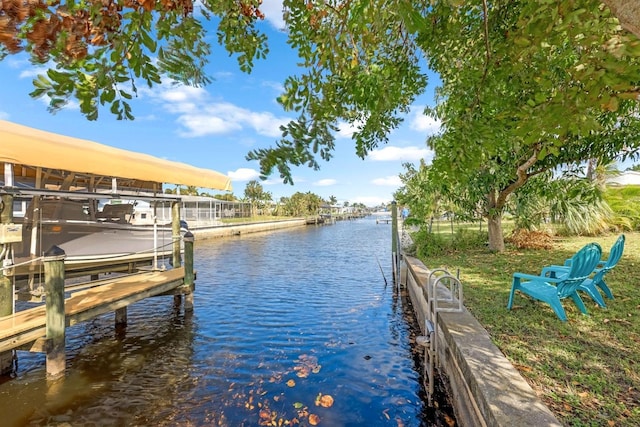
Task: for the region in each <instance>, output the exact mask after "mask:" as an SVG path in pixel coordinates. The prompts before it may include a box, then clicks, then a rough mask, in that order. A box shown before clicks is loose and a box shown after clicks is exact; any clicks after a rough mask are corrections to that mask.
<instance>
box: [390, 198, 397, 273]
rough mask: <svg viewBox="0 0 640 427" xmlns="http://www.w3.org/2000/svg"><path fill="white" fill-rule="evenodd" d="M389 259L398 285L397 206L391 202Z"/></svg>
mask: <svg viewBox="0 0 640 427" xmlns="http://www.w3.org/2000/svg"><path fill="white" fill-rule="evenodd" d="M391 257H392V262H393V279H394V282H395V283H398V280H397V275H398V205H397V204H396V201H395V200H394V201H393V202H391Z"/></svg>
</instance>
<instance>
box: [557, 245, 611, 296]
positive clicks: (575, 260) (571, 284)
mask: <svg viewBox="0 0 640 427" xmlns="http://www.w3.org/2000/svg"><path fill="white" fill-rule="evenodd" d="M601 257H602V248H601V247H600V245H599V244H597V243H588V244H586V245H585V246H584V247H583V248H582V249H580V250H579V251H578V252H576V254H575V255H574V256H573V257H572V258H571V269H570V270H569V274H567V275H566V276H565V278H564V280H563V281H561V282H559V283H558V284H557V289H558V296H559V297H560V298H565V297H567V296H569V295H571V294H572V293H574V292H575V291H576V289H577V287H578V286H580V284H581V283H582V282H583V281H584V279H586V278H587V277H589V275H590V274H591V273H592V272H593V270H594V269H595V268H596V265H598V262H600V258H601Z"/></svg>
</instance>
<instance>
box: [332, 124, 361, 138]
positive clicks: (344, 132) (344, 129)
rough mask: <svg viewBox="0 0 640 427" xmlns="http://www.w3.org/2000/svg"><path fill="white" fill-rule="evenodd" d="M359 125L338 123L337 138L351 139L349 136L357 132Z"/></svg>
mask: <svg viewBox="0 0 640 427" xmlns="http://www.w3.org/2000/svg"><path fill="white" fill-rule="evenodd" d="M360 124H361V123H347V122H342V121H341V122H340V123H338V134H337V135H336V137H337V138H351V136H352V135H353V134H354V133H355V132H356V131H358V128H359V127H360Z"/></svg>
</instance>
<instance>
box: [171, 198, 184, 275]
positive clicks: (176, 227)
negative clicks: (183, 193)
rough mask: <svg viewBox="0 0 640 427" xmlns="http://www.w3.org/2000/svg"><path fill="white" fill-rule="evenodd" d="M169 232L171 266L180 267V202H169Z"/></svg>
mask: <svg viewBox="0 0 640 427" xmlns="http://www.w3.org/2000/svg"><path fill="white" fill-rule="evenodd" d="M171 234H172V238H173V267H174V268H176V267H180V265H181V263H182V262H181V260H180V202H179V201H178V200H174V201H173V202H171Z"/></svg>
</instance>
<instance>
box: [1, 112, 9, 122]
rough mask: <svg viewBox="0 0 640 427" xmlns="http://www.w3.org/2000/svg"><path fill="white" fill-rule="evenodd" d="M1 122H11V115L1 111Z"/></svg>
mask: <svg viewBox="0 0 640 427" xmlns="http://www.w3.org/2000/svg"><path fill="white" fill-rule="evenodd" d="M0 120H9V113H7V112H5V111H0Z"/></svg>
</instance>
